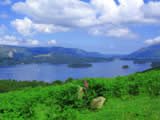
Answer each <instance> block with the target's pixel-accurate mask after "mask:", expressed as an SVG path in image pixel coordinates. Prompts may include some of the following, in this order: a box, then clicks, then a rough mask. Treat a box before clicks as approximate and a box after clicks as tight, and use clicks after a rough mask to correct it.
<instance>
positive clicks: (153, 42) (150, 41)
mask: <svg viewBox="0 0 160 120" xmlns="http://www.w3.org/2000/svg"><path fill="white" fill-rule="evenodd" d="M145 43H146V44H148V45H153V44H157V43H160V36H158V37H156V38H153V39H149V40H146V41H145Z"/></svg>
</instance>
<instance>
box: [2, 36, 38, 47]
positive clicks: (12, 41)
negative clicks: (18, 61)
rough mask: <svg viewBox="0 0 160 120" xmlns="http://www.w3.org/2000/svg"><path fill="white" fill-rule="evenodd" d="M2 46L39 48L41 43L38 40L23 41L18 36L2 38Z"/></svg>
mask: <svg viewBox="0 0 160 120" xmlns="http://www.w3.org/2000/svg"><path fill="white" fill-rule="evenodd" d="M0 44H3V45H16V46H19V45H20V46H38V45H39V44H40V43H39V41H38V40H32V39H23V38H19V37H16V36H11V35H5V36H3V37H0Z"/></svg>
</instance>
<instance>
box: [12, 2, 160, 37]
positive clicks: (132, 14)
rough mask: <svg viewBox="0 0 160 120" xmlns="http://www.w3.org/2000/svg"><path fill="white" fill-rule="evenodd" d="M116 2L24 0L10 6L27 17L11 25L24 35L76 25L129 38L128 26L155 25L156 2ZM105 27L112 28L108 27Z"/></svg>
mask: <svg viewBox="0 0 160 120" xmlns="http://www.w3.org/2000/svg"><path fill="white" fill-rule="evenodd" d="M119 3H120V4H119V5H117V4H116V2H115V1H114V0H90V2H89V3H87V2H83V1H81V0H25V1H24V2H17V3H15V4H14V5H13V6H12V9H13V10H14V11H16V12H18V13H22V14H24V15H26V16H28V17H29V18H31V19H29V18H27V17H26V18H24V19H23V20H20V19H17V20H15V21H13V22H12V24H13V25H14V26H15V27H16V29H17V31H18V32H20V33H22V34H24V35H29V34H31V33H32V32H34V31H36V32H45V33H46V32H48V33H51V32H59V31H67V30H70V29H77V28H78V29H85V30H88V31H89V33H93V34H94V35H105V36H115V37H123V36H126V35H128V37H133V33H132V32H131V30H129V28H127V26H128V25H132V24H138V23H143V24H153V23H154V24H156V23H158V21H159V19H160V18H159V16H160V12H158V11H159V10H160V2H159V1H155V2H153V1H150V2H149V3H144V1H143V0H119ZM25 22H28V24H26V25H27V26H26V25H22V24H21V23H25ZM102 26H103V28H102ZM108 26H114V27H113V28H110V29H108ZM115 26H117V29H115ZM119 26H121V27H119ZM126 28H127V29H126ZM106 30H108V31H106Z"/></svg>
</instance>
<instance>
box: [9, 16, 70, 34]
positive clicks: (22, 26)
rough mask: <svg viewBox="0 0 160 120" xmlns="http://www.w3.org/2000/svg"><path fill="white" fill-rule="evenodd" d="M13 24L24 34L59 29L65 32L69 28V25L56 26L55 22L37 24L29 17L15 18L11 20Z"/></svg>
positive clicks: (51, 31)
mask: <svg viewBox="0 0 160 120" xmlns="http://www.w3.org/2000/svg"><path fill="white" fill-rule="evenodd" d="M11 25H12V26H14V27H15V28H16V30H17V31H18V32H19V33H20V34H22V35H24V36H30V35H32V34H34V33H35V32H43V33H53V32H59V31H63V32H65V31H68V30H69V28H67V27H62V26H55V25H53V24H35V23H33V22H32V21H31V20H30V19H29V18H27V17H25V18H24V19H16V20H14V21H12V22H11Z"/></svg>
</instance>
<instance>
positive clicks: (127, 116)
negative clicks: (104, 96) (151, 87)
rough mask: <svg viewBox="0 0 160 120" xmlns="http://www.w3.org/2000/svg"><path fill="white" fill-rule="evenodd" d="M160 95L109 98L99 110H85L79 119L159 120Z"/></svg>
mask: <svg viewBox="0 0 160 120" xmlns="http://www.w3.org/2000/svg"><path fill="white" fill-rule="evenodd" d="M159 109H160V97H157V98H153V99H151V98H150V97H147V96H143V95H142V96H136V97H131V98H129V99H128V100H121V99H118V98H112V99H109V100H108V101H107V102H106V104H105V105H104V107H103V109H101V110H99V111H84V112H82V113H81V114H79V115H78V120H83V119H85V120H159V119H160V110H159Z"/></svg>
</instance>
